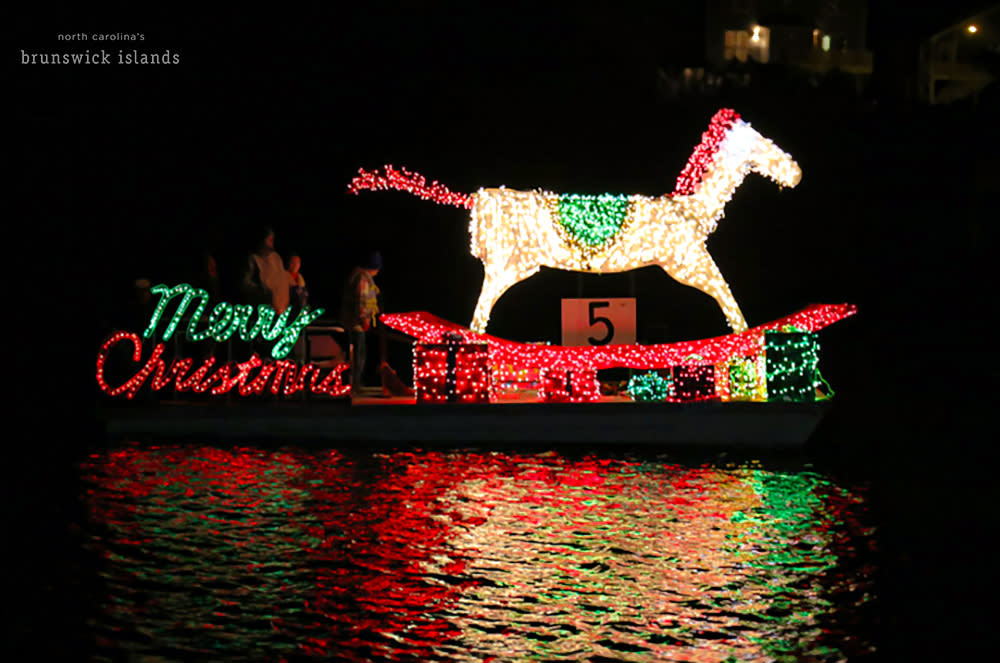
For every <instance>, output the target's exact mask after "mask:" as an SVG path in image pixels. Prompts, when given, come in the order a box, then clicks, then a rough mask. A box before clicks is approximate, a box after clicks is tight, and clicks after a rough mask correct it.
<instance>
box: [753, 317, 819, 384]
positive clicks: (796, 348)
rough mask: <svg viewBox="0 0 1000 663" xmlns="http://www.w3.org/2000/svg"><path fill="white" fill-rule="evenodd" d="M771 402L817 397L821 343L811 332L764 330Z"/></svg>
mask: <svg viewBox="0 0 1000 663" xmlns="http://www.w3.org/2000/svg"><path fill="white" fill-rule="evenodd" d="M764 347H765V349H764V354H765V357H766V369H767V398H768V400H769V401H796V402H800V401H813V400H815V399H816V386H817V384H818V383H817V379H816V376H817V365H818V364H819V342H818V341H817V338H816V334H814V333H810V332H784V331H782V332H765V334H764Z"/></svg>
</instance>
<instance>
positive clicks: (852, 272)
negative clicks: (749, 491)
mask: <svg viewBox="0 0 1000 663" xmlns="http://www.w3.org/2000/svg"><path fill="white" fill-rule="evenodd" d="M469 4H470V3H452V4H449V5H443V4H438V3H420V2H403V3H396V4H395V5H393V6H392V8H391V9H388V8H386V9H379V8H378V7H379V6H378V5H369V4H367V3H365V4H364V7H363V8H361V7H360V6H356V7H351V8H346V9H345V8H341V7H332V6H331V7H330V8H326V9H313V10H310V11H307V12H302V13H299V12H293V11H290V10H289V11H282V10H275V11H274V12H272V13H255V12H246V11H244V12H240V13H235V12H234V13H231V14H224V13H217V14H215V15H214V16H206V15H205V14H199V15H198V16H194V17H193V16H183V15H177V14H173V13H172V12H170V11H169V10H168V9H166V8H161V9H160V10H159V11H158V12H157V13H156V14H155V15H154V14H143V15H134V16H132V15H128V14H127V13H125V12H121V13H115V14H111V15H108V16H105V17H96V16H93V15H91V14H87V13H84V12H78V13H77V14H76V15H72V14H66V15H58V14H52V15H48V14H42V13H38V14H36V15H35V16H34V17H33V18H30V19H23V20H22V21H21V22H20V23H19V24H18V28H19V30H18V33H19V35H18V37H17V39H16V40H15V41H14V42H13V43H12V46H13V47H14V53H13V55H14V57H15V58H17V57H19V55H20V53H19V50H20V49H24V50H25V51H29V52H30V51H35V52H46V51H47V50H50V51H51V50H56V51H60V52H70V51H73V50H81V49H83V50H85V49H86V48H91V49H98V48H100V47H101V46H104V47H105V48H108V49H109V50H114V51H117V49H119V48H121V49H125V50H128V49H129V45H128V44H124V43H122V42H119V43H116V44H113V45H110V46H108V45H105V44H98V43H96V42H93V41H91V42H79V43H77V44H75V45H67V44H66V43H62V42H58V41H56V35H57V34H60V33H68V32H78V31H80V32H87V33H93V32H104V33H111V32H141V33H143V34H144V35H145V36H146V40H145V41H144V42H141V45H136V46H134V47H135V48H137V49H140V50H144V51H147V52H162V51H164V50H167V49H169V50H170V51H171V52H172V53H176V54H178V55H179V56H180V58H181V62H180V63H179V64H177V65H165V66H149V65H147V66H133V67H129V66H127V65H119V66H107V67H91V68H89V69H88V68H83V67H82V66H81V67H66V66H62V67H59V66H21V65H20V63H18V66H16V67H15V68H14V77H13V80H14V90H15V93H14V94H13V95H12V96H11V98H12V99H15V100H16V106H17V110H18V111H20V112H21V118H20V119H19V121H18V124H17V125H16V126H17V135H16V138H17V139H18V145H17V147H18V148H20V149H19V150H18V152H17V160H16V163H18V164H19V168H18V173H17V175H18V176H19V177H20V178H22V179H21V180H20V181H19V182H18V185H17V187H16V188H17V189H18V190H20V191H22V192H25V193H27V194H28V195H29V196H30V204H29V205H27V206H25V207H23V208H22V210H23V211H22V214H23V216H22V217H21V218H22V219H23V223H21V224H20V225H19V228H18V229H17V230H16V231H15V236H14V238H13V241H14V244H15V246H17V247H18V248H17V249H16V252H17V254H18V255H19V257H20V259H23V260H26V261H28V262H26V264H25V268H26V269H28V270H30V271H32V272H34V273H36V274H39V278H40V279H41V280H42V282H43V283H44V285H43V286H42V289H43V291H44V292H45V293H46V294H45V295H44V297H45V299H46V300H49V299H52V300H55V301H60V302H62V303H63V306H64V310H63V313H64V316H63V317H66V316H68V317H71V318H75V319H78V320H86V321H87V322H88V325H87V328H90V329H92V334H91V336H88V337H87V339H86V343H85V344H84V345H86V347H89V346H90V345H93V343H95V342H96V340H95V339H96V338H98V337H100V336H102V335H103V334H105V333H107V331H109V330H110V328H112V327H114V326H115V324H116V316H117V315H119V313H120V312H119V311H118V310H117V309H118V308H120V305H121V302H122V301H124V300H125V299H127V297H128V295H129V285H130V283H131V282H132V281H133V280H134V279H135V278H137V277H140V276H145V277H148V278H151V279H152V280H153V281H154V282H172V283H176V282H179V281H181V280H183V279H187V278H188V277H189V272H190V266H191V263H192V262H193V260H194V259H195V257H196V255H197V252H198V251H199V250H201V249H203V248H208V249H210V250H212V251H213V252H215V254H216V257H217V258H218V260H219V262H220V267H221V268H222V269H223V271H224V275H225V276H227V277H228V278H230V279H232V278H235V275H236V274H237V273H238V270H239V268H240V266H241V264H242V262H243V260H244V256H245V251H246V249H247V248H248V245H249V243H250V241H251V238H252V233H253V232H254V229H255V228H256V227H257V226H259V225H261V224H268V225H271V226H273V227H274V228H275V230H276V232H277V248H278V250H279V252H282V253H287V252H289V251H293V250H294V251H297V252H299V253H300V254H302V256H303V260H304V266H303V273H304V274H305V276H306V278H307V279H308V280H309V282H310V286H311V290H312V292H313V295H314V300H315V302H316V303H317V304H319V305H324V306H326V307H327V308H330V309H335V308H336V305H337V301H338V299H339V288H340V282H341V280H342V278H343V276H344V274H345V273H346V272H347V270H348V269H349V268H350V265H351V262H352V260H353V258H354V256H355V255H356V254H357V252H358V250H359V249H363V248H368V247H375V246H377V247H379V248H380V249H381V250H382V251H383V253H384V254H385V256H386V261H387V265H386V268H385V269H384V270H383V273H382V274H381V275H380V282H381V284H382V286H383V290H384V293H385V298H386V304H387V307H388V308H389V310H419V309H426V310H431V311H433V312H435V313H438V314H439V315H442V316H443V317H446V318H448V319H452V320H456V321H459V322H467V321H468V319H469V318H470V317H471V312H472V309H473V307H474V303H475V299H476V296H477V295H478V287H479V283H480V281H481V278H482V268H481V266H480V265H479V263H478V261H477V260H475V259H474V258H473V257H471V256H470V255H469V254H468V237H467V231H466V225H467V215H466V213H465V212H464V211H462V210H458V209H455V208H446V207H439V206H435V205H433V204H430V203H426V202H421V201H419V200H417V199H414V198H412V197H410V196H408V195H406V194H401V193H378V194H376V193H369V194H366V195H362V196H359V197H354V196H347V195H345V187H346V184H347V182H348V181H349V180H350V178H351V176H352V175H353V174H354V173H355V172H356V170H357V168H359V167H365V168H373V167H377V166H380V165H382V164H385V163H393V164H395V165H397V166H406V167H408V168H411V169H413V170H416V171H418V172H420V173H423V174H424V175H426V176H427V177H428V179H438V180H440V181H442V182H444V183H445V184H447V185H448V186H449V187H451V188H452V189H453V190H457V191H474V190H475V189H477V188H478V187H480V186H496V185H500V184H504V185H507V186H510V187H519V188H536V187H541V188H546V189H549V190H553V191H561V192H579V193H603V192H614V193H632V192H636V193H644V194H659V193H663V192H665V191H668V190H670V189H672V187H673V181H674V178H675V177H676V175H677V173H678V172H679V171H680V169H681V167H682V166H683V165H684V162H685V160H686V159H687V156H688V155H689V153H690V151H691V149H692V148H693V146H694V145H695V144H696V143H697V142H698V140H699V139H700V135H701V132H702V131H703V130H704V128H705V126H706V124H707V121H708V119H709V118H710V117H711V115H712V113H713V112H714V111H715V110H717V109H718V108H720V107H723V106H732V107H734V108H736V110H737V111H739V112H741V113H743V115H744V116H745V117H746V119H748V120H749V121H750V122H751V123H752V124H753V125H754V126H755V127H756V128H758V129H759V130H760V131H761V132H762V133H764V134H765V135H767V136H769V137H770V138H772V139H774V140H775V142H776V143H777V144H778V145H780V146H781V147H783V148H784V149H786V151H788V152H790V153H791V154H792V155H793V156H794V157H795V158H796V159H797V160H798V161H799V163H800V164H801V165H802V167H803V171H804V179H803V184H802V185H800V187H799V188H798V189H796V190H794V191H786V192H779V191H778V190H777V188H776V187H774V186H773V185H772V184H771V183H769V182H766V181H764V180H762V179H761V178H759V177H757V176H752V177H751V178H750V179H748V180H747V182H746V183H745V184H744V185H743V187H741V189H740V190H739V191H738V192H737V195H736V197H735V198H734V200H733V201H732V202H731V203H730V206H729V207H728V208H727V218H726V219H724V220H723V221H722V223H721V224H720V228H719V230H718V231H717V232H716V234H715V235H714V236H713V237H712V238H711V239H710V242H709V246H710V250H711V251H712V252H713V255H714V256H715V258H716V261H717V262H718V263H719V265H720V267H721V269H722V271H723V273H724V274H725V275H726V277H727V280H729V282H730V284H731V285H732V287H733V291H734V293H735V294H736V297H737V299H738V300H739V301H740V304H741V306H742V308H743V310H744V313H745V314H746V316H747V318H748V320H749V322H750V324H760V323H763V322H765V321H768V320H772V319H774V318H777V317H780V316H782V315H785V314H788V313H790V312H792V311H794V310H797V309H798V308H800V307H802V306H804V305H806V304H808V303H810V302H813V301H853V302H856V303H859V304H861V305H863V306H864V305H868V306H869V307H871V306H872V305H874V306H875V307H876V308H879V307H880V305H881V304H882V303H884V301H885V300H887V299H888V298H890V295H889V294H887V292H886V289H885V288H884V287H883V286H882V285H881V284H884V283H886V282H888V281H895V282H896V283H897V287H898V285H901V284H904V283H908V280H907V279H909V278H911V277H912V273H913V269H912V267H913V265H915V264H920V265H924V264H927V263H929V262H931V259H930V258H928V256H927V252H928V251H930V250H931V248H932V247H931V246H930V245H928V244H927V241H928V240H926V239H924V238H925V237H926V233H923V232H919V230H918V229H920V228H922V227H924V226H925V225H926V224H928V223H930V216H929V215H930V214H931V212H930V211H929V210H931V209H940V210H949V209H952V208H951V207H950V206H951V205H952V202H953V201H954V200H957V199H958V197H957V192H958V191H959V190H960V186H954V187H953V186H951V184H950V183H949V182H948V181H947V180H942V179H941V178H940V177H938V176H937V175H933V176H932V174H931V173H929V172H928V168H930V167H932V166H933V165H934V164H936V163H937V161H935V159H937V158H938V157H941V158H945V159H954V160H955V164H956V166H955V167H953V168H950V169H949V177H953V178H955V181H956V182H960V181H961V180H962V178H963V177H967V176H969V172H967V171H968V169H969V168H970V165H969V162H968V159H967V158H964V157H962V156H960V155H961V153H962V150H963V149H965V147H963V146H961V145H959V144H957V143H956V144H955V145H954V146H953V147H949V144H950V143H951V142H952V141H950V137H951V136H952V133H954V134H955V135H958V134H959V133H961V132H960V129H959V127H958V125H953V126H951V127H950V128H949V127H948V126H943V127H939V126H937V125H934V126H933V127H932V126H931V125H929V124H927V121H926V120H921V119H904V120H899V119H897V118H895V117H894V116H892V115H891V114H890V113H888V112H886V111H883V112H878V113H867V114H865V113H860V112H857V109H856V108H855V107H854V106H852V105H851V103H848V102H844V101H843V100H842V99H841V100H839V101H836V102H831V99H836V97H822V98H820V97H817V96H816V95H812V96H810V95H809V94H806V93H804V92H803V90H802V89H791V88H789V89H783V88H780V87H778V88H769V89H767V90H764V91H762V92H761V93H759V94H755V95H747V94H744V95H738V94H735V93H732V94H730V93H724V94H723V95H721V96H719V97H709V98H689V99H685V100H682V101H675V102H672V103H657V100H656V96H655V74H656V67H657V65H659V64H664V65H668V66H670V65H676V64H677V63H679V62H684V61H685V57H690V58H691V59H692V60H694V61H697V62H700V61H701V59H702V57H703V56H702V39H703V32H704V27H703V15H702V10H701V8H700V7H699V6H697V5H698V3H680V4H682V5H684V6H686V7H687V9H685V10H684V13H678V10H677V9H676V8H674V7H670V8H667V7H666V5H672V4H674V3H659V5H657V7H659V8H658V9H655V10H650V9H649V8H648V7H642V6H637V5H628V4H625V5H621V6H619V5H615V6H613V7H607V8H604V9H601V10H599V11H595V10H594V9H592V8H585V9H581V8H579V6H578V7H577V8H576V9H574V10H572V11H559V10H555V9H552V8H551V6H550V5H547V4H544V3H523V4H521V5H518V4H516V3H515V4H511V3H504V4H503V5H497V6H495V7H494V8H492V9H481V8H479V9H475V10H473V9H470V8H469V6H467V5H469ZM539 5H542V6H539ZM429 6H430V8H428V7H429ZM881 7H882V8H881V9H879V10H877V11H874V12H873V13H872V16H871V22H872V34H873V39H874V38H875V37H878V38H879V39H881V37H880V35H882V36H884V35H887V34H888V35H894V36H895V37H896V38H897V39H898V38H899V35H901V34H915V33H917V32H918V31H919V29H918V28H919V27H920V26H922V25H924V24H925V23H931V22H932V20H931V16H932V15H931V13H930V12H924V13H921V14H919V15H918V14H913V13H912V12H911V13H909V14H907V15H906V17H905V18H901V17H900V15H899V14H897V13H893V12H890V11H888V10H885V9H884V7H885V6H884V5H882V6H881ZM953 10H954V6H953V5H952V6H950V7H949V8H948V10H947V11H943V12H942V14H943V15H945V16H947V17H949V18H950V17H951V16H952V15H953ZM889 41H890V42H892V40H889ZM882 43H888V42H879V43H878V44H873V45H872V46H873V48H874V49H875V50H876V53H877V54H878V53H879V49H880V48H882V46H880V44H882ZM892 43H895V42H892ZM687 54H690V55H687ZM921 122H924V124H921ZM920 132H929V133H927V134H926V135H930V136H932V138H930V139H929V140H931V141H932V142H933V143H934V144H935V145H936V147H935V148H934V150H939V149H940V151H941V153H940V154H938V152H937V151H935V152H934V153H933V158H932V156H931V154H930V152H929V151H928V150H926V149H923V150H920V149H918V150H915V151H914V152H913V153H912V154H911V153H910V150H913V149H914V146H915V145H917V144H918V141H917V140H916V137H917V136H918V135H920ZM949 132H952V133H949ZM873 136H877V140H873ZM920 140H924V139H923V138H922V139H920ZM920 159H926V162H925V163H926V166H927V168H923V167H921V163H922V162H921V161H920ZM905 171H910V172H906V175H907V176H905V177H904V176H903V174H904V172H905ZM931 186H935V187H937V188H938V189H939V190H947V191H948V193H943V194H942V195H940V196H936V197H935V199H934V200H931V201H928V203H927V204H924V205H922V206H921V211H922V212H924V216H922V217H917V218H910V219H909V220H908V221H905V222H904V221H903V220H902V218H903V216H904V215H901V214H900V213H899V212H898V211H897V209H896V201H897V200H898V199H900V197H905V196H906V194H907V193H908V192H910V191H913V190H915V189H916V190H921V188H922V189H923V190H930V189H929V187H931ZM952 190H953V191H954V192H955V193H954V195H953V193H952ZM894 196H895V197H894ZM969 232H974V231H973V230H970V231H969ZM955 241H956V242H958V241H964V240H955ZM580 285H581V282H580V281H579V280H578V277H577V276H576V275H573V274H568V273H561V272H551V271H547V270H546V271H543V273H541V274H539V275H537V276H536V277H533V279H531V280H529V281H527V282H525V283H522V284H520V285H518V286H515V288H513V289H512V290H511V291H510V292H509V293H508V294H507V295H506V296H505V297H504V298H502V299H501V300H500V302H499V303H498V304H497V306H496V308H495V309H494V318H493V321H494V323H493V325H495V326H493V325H491V329H490V331H491V332H493V333H496V334H498V335H501V336H509V337H512V338H520V339H525V340H557V338H558V300H559V298H560V297H563V296H575V295H576V293H577V288H578V287H579V286H580ZM582 285H583V288H584V295H585V296H616V295H617V296H625V295H628V294H629V292H630V289H631V288H632V287H633V282H632V280H630V277H629V276H627V275H607V276H587V277H585V279H584V280H583V282H582ZM634 287H635V293H636V296H637V297H638V298H639V326H640V336H645V340H647V341H649V342H654V341H663V340H667V341H670V340H681V339H685V338H698V337H705V336H712V335H716V334H720V333H725V332H726V331H727V328H726V326H725V322H724V319H723V318H722V316H721V314H720V313H719V311H718V309H717V307H716V305H715V304H714V302H713V301H712V300H710V299H709V298H707V297H706V296H705V295H703V294H701V293H699V292H697V291H695V290H693V289H690V288H685V287H683V286H680V285H678V284H676V283H674V282H673V281H671V280H670V279H669V278H667V277H665V276H664V275H663V274H662V273H661V272H659V271H658V270H657V269H656V268H648V269H646V270H640V271H639V272H637V273H636V274H635V277H634ZM942 287H943V286H942ZM77 289H79V292H77ZM70 291H72V292H74V294H73V296H66V294H67V293H68V292H70ZM229 292H230V293H232V290H230V291H229ZM894 305H895V306H899V307H902V304H900V303H899V302H898V301H897V302H895V303H894ZM886 324H888V323H886ZM831 333H834V332H831ZM81 352H83V353H84V354H89V352H91V350H81ZM88 361H89V360H88Z"/></svg>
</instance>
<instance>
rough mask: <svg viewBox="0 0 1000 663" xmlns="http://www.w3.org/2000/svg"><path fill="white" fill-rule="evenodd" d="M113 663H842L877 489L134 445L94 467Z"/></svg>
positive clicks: (680, 470) (672, 468)
mask: <svg viewBox="0 0 1000 663" xmlns="http://www.w3.org/2000/svg"><path fill="white" fill-rule="evenodd" d="M82 471H83V475H84V481H85V486H86V488H87V490H86V494H85V495H84V500H85V502H86V505H87V512H88V514H89V521H88V522H87V523H86V524H85V526H84V528H83V530H84V533H85V536H86V547H87V548H88V550H89V551H91V552H92V553H94V554H95V555H97V556H99V557H100V558H101V560H102V561H101V563H100V565H99V568H100V572H101V576H102V578H101V580H102V587H103V590H102V594H101V597H100V598H101V600H100V601H99V602H98V605H97V606H95V609H94V613H93V615H92V618H91V622H90V625H89V628H90V630H91V632H92V633H93V636H94V639H95V646H96V648H97V651H98V652H99V656H98V660H117V657H119V656H120V654H121V653H122V652H128V653H129V654H130V655H131V656H132V660H150V661H153V660H164V659H166V660H185V661H190V660H219V659H222V660H230V661H237V660H246V661H262V660H283V659H284V660H289V661H291V660H314V659H315V660H319V659H329V658H333V659H336V660H347V661H373V660H374V661H383V660H384V661H487V660H492V661H507V660H510V661H521V660H548V661H578V660H592V661H611V660H615V661H652V660H674V661H720V662H721V661H761V660H818V661H827V660H829V661H838V660H845V659H847V658H850V657H853V656H854V655H858V654H863V653H866V652H869V651H870V650H871V649H872V643H871V642H870V641H869V639H866V637H865V636H864V635H863V634H864V633H865V632H866V628H864V627H865V625H866V624H868V623H869V622H870V621H871V619H872V618H871V616H870V615H871V613H872V610H871V603H872V601H873V598H874V597H873V596H872V593H873V589H872V582H873V575H874V568H873V567H872V566H871V563H870V560H871V557H872V555H871V549H872V548H873V540H874V534H873V531H872V528H871V527H870V524H869V522H868V514H867V505H866V502H865V499H866V489H865V487H864V486H845V485H837V484H836V483H834V482H833V481H831V480H830V479H828V478H826V477H824V476H822V475H820V474H817V473H815V472H811V471H805V470H796V471H788V470H781V471H778V470H773V469H771V470H769V469H765V468H764V467H763V466H760V465H757V464H740V465H731V466H723V465H704V466H690V465H689V466H685V465H677V464H672V463H671V462H668V461H667V460H664V459H658V458H613V457H608V456H598V455H590V456H582V457H569V456H567V455H561V454H557V453H546V454H520V455H519V454H515V453H496V452H481V453H480V452H464V451H463V452H446V453H442V452H416V453H403V452H398V453H366V452H341V451H319V452H317V451H307V450H303V449H296V448H286V449H282V450H273V449H261V448H253V447H249V448H236V449H220V448H214V447H195V446H178V447H136V446H129V447H124V448H118V449H114V450H109V451H104V452H100V453H97V454H94V455H93V456H91V457H90V458H89V460H88V461H87V462H86V463H85V464H84V465H83V467H82Z"/></svg>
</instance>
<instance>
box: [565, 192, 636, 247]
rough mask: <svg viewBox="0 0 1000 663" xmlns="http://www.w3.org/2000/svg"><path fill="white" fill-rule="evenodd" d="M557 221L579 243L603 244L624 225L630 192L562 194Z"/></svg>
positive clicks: (588, 244)
mask: <svg viewBox="0 0 1000 663" xmlns="http://www.w3.org/2000/svg"><path fill="white" fill-rule="evenodd" d="M557 198H558V203H557V209H556V213H555V217H556V222H557V223H558V224H559V225H560V226H561V227H562V229H563V230H564V231H565V232H566V234H567V235H569V237H570V239H571V240H572V241H573V242H575V243H578V244H583V245H585V246H589V247H596V246H602V245H604V244H605V243H607V242H608V241H609V240H611V239H612V238H613V237H614V236H615V235H617V234H618V232H619V231H620V230H621V229H622V225H623V224H624V223H625V216H626V214H628V199H629V197H628V196H623V195H613V194H603V195H600V196H581V195H577V194H575V193H567V194H559V195H558V196H557Z"/></svg>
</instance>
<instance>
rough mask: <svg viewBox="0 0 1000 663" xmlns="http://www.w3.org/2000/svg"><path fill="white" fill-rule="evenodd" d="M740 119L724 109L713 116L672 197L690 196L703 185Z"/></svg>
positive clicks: (682, 172) (679, 178) (735, 114)
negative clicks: (714, 161) (709, 170)
mask: <svg viewBox="0 0 1000 663" xmlns="http://www.w3.org/2000/svg"><path fill="white" fill-rule="evenodd" d="M738 119H740V115H739V113H737V112H736V111H734V110H733V109H731V108H723V109H722V110H720V111H719V112H717V113H716V114H715V115H713V116H712V121H711V122H709V123H708V130H707V131H705V133H703V134H702V135H701V143H699V144H698V146H697V147H695V148H694V152H692V153H691V157H690V158H689V159H688V162H687V165H685V166H684V170H682V171H681V174H680V175H679V176H678V177H677V186H676V187H675V188H674V192H673V193H671V194H670V195H671V196H690V195H691V194H693V193H694V192H695V191H696V190H697V189H698V186H699V185H700V184H701V183H702V180H703V179H704V177H705V173H706V172H708V169H709V167H710V166H711V165H712V159H714V158H715V153H716V152H718V151H719V146H720V145H721V144H722V141H723V140H725V138H726V132H727V131H729V130H730V129H731V128H732V127H733V124H735V123H736V121H737V120H738Z"/></svg>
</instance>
